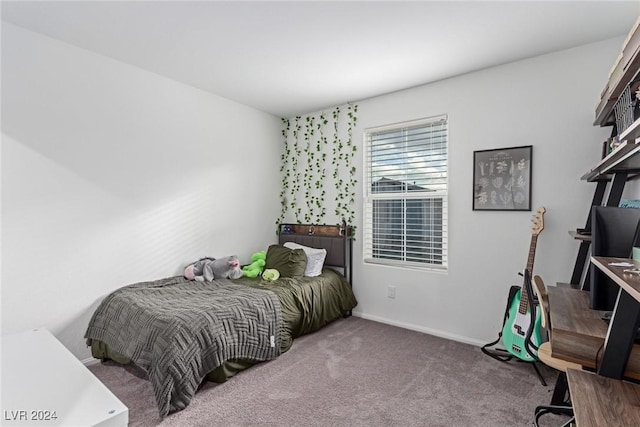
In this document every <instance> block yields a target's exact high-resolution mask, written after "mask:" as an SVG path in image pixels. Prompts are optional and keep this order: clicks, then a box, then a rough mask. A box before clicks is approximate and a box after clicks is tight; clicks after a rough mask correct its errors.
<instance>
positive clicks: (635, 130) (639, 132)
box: [620, 119, 640, 142]
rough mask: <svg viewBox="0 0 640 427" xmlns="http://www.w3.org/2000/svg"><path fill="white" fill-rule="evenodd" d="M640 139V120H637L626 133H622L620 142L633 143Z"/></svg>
mask: <svg viewBox="0 0 640 427" xmlns="http://www.w3.org/2000/svg"><path fill="white" fill-rule="evenodd" d="M639 137H640V119H638V120H636V121H635V122H633V123H632V124H631V126H629V127H628V128H627V129H625V130H624V132H621V133H620V140H621V141H622V140H626V141H630V142H633V141H635V140H636V138H639Z"/></svg>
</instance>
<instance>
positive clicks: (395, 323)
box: [353, 311, 485, 347]
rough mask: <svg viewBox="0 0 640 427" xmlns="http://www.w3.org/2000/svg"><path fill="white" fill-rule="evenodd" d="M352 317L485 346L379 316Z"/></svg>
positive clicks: (467, 338) (362, 314)
mask: <svg viewBox="0 0 640 427" xmlns="http://www.w3.org/2000/svg"><path fill="white" fill-rule="evenodd" d="M353 316H355V317H361V318H363V319H367V320H373V321H374V322H380V323H385V324H387V325H392V326H397V327H399V328H404V329H409V330H411V331H417V332H422V333H425V334H429V335H434V336H436V337H440V338H446V339H449V340H453V341H458V342H461V343H465V344H471V345H474V346H476V347H482V346H483V345H484V344H485V343H484V342H480V341H478V340H475V339H472V338H469V337H464V336H461V335H455V334H450V333H448V332H443V331H439V330H436V329H431V328H425V327H424V326H418V325H414V324H412V323H404V322H398V321H396V320H392V319H387V318H385V317H380V316H374V315H371V314H366V313H362V312H356V311H354V312H353Z"/></svg>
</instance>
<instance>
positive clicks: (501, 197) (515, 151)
mask: <svg viewBox="0 0 640 427" xmlns="http://www.w3.org/2000/svg"><path fill="white" fill-rule="evenodd" d="M532 151H533V146H531V145H524V146H520V147H508V148H496V149H490V150H479V151H474V152H473V210H474V211H531V169H532V168H531V160H532V159H531V155H532Z"/></svg>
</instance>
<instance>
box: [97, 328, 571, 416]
mask: <svg viewBox="0 0 640 427" xmlns="http://www.w3.org/2000/svg"><path fill="white" fill-rule="evenodd" d="M89 369H90V370H91V371H92V372H93V373H94V374H95V375H96V376H97V377H98V378H99V379H100V380H101V381H102V382H103V383H104V384H105V385H106V386H107V387H108V388H109V389H110V390H111V391H112V392H113V393H114V394H115V395H116V396H117V397H118V398H119V399H120V400H121V401H122V402H123V403H124V404H125V405H126V406H127V407H128V408H129V425H130V426H132V427H142V426H156V425H161V426H180V427H183V426H184V427H190V426H255V425H260V426H310V427H313V426H363V427H365V426H366V427H370V426H402V427H405V426H406V427H411V426H428V427H431V426H432V427H439V426H491V427H501V426H504V427H507V426H509V427H514V426H531V425H533V411H534V408H535V407H536V406H537V405H541V404H548V403H549V402H550V400H551V394H552V391H553V385H554V383H555V379H556V375H557V373H556V371H554V370H552V369H550V368H547V367H545V366H544V365H542V364H540V369H541V371H542V373H543V375H544V377H545V379H546V381H547V384H548V386H547V387H544V386H542V385H541V384H540V381H539V380H538V378H537V376H536V374H535V372H534V370H533V367H532V366H530V365H529V364H527V363H520V362H515V361H511V362H507V363H502V362H499V361H497V360H494V359H492V358H490V357H488V356H486V355H484V354H483V353H482V352H481V351H480V349H479V348H478V347H475V346H471V345H467V344H462V343H459V342H456V341H451V340H447V339H443V338H439V337H435V336H432V335H427V334H423V333H420V332H415V331H410V330H407V329H402V328H398V327H395V326H390V325H386V324H382V323H378V322H373V321H370V320H365V319H362V318H358V317H349V318H347V319H340V320H337V321H335V322H333V323H332V324H330V325H328V326H326V327H325V328H323V329H322V330H320V331H318V332H316V333H313V334H310V335H307V336H304V337H301V338H298V339H297V340H295V342H294V344H293V347H292V348H291V349H290V350H289V351H288V352H286V353H284V354H283V355H282V356H280V357H279V358H278V359H276V360H273V361H270V362H266V363H261V364H259V365H256V366H254V367H253V368H251V369H249V370H247V371H244V372H241V373H240V374H238V375H237V376H235V377H234V378H232V379H230V380H229V381H227V382H226V383H224V384H215V383H204V384H203V385H202V386H201V388H200V389H199V390H198V392H197V393H196V395H195V396H194V398H193V399H192V401H191V403H190V405H189V406H188V407H187V408H186V409H184V410H183V411H179V412H176V413H174V414H170V415H169V416H168V417H166V418H164V419H160V418H159V416H158V409H157V406H156V403H155V400H154V394H153V389H152V387H151V383H150V382H149V381H147V380H146V378H145V374H144V372H142V371H141V370H139V369H138V368H136V367H135V366H122V365H118V364H116V363H114V362H104V363H100V364H95V365H91V366H90V367H89ZM566 419H567V418H566V417H559V416H555V415H549V416H545V417H543V418H542V420H541V424H540V425H541V426H558V425H561V424H562V423H563V422H564V421H566Z"/></svg>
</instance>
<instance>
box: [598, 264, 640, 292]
mask: <svg viewBox="0 0 640 427" xmlns="http://www.w3.org/2000/svg"><path fill="white" fill-rule="evenodd" d="M591 262H592V263H593V264H595V265H596V266H597V267H598V268H599V269H600V270H602V272H603V273H604V274H606V275H607V276H608V277H609V278H610V279H611V280H613V281H614V282H616V284H617V285H618V286H620V287H621V288H622V289H624V290H625V291H626V292H627V293H628V294H629V295H631V297H633V298H634V299H635V300H636V301H638V302H640V274H632V273H625V272H624V270H626V269H629V268H640V262H639V261H634V260H632V259H630V258H609V257H599V256H592V257H591ZM623 262H624V263H631V264H633V267H620V266H615V265H612V264H613V263H623Z"/></svg>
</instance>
